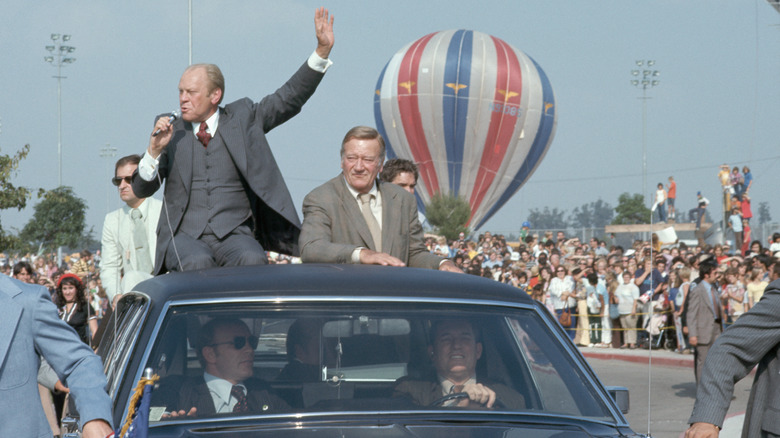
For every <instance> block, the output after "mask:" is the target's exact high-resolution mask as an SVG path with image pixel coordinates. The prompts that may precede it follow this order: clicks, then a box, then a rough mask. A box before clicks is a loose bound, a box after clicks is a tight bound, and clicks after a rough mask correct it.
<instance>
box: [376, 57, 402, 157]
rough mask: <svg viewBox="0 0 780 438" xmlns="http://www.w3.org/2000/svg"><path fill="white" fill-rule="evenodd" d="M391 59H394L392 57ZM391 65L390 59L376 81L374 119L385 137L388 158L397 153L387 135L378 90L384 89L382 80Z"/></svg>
mask: <svg viewBox="0 0 780 438" xmlns="http://www.w3.org/2000/svg"><path fill="white" fill-rule="evenodd" d="M390 60H391V61H392V58H391V59H390ZM389 65H390V61H388V62H387V64H385V67H384V68H383V69H382V73H380V74H379V80H378V81H376V88H375V89H374V120H375V121H376V130H377V131H379V134H380V135H381V136H382V138H384V139H385V151H386V152H387V159H391V158H395V157H396V156H397V154H396V153H395V151H394V150H393V146H392V145H391V144H390V139H389V138H388V137H387V132H386V131H385V124H384V122H383V121H382V96H381V93H379V92H378V91H381V90H382V80H384V78H385V72H386V71H387V67H388V66H389Z"/></svg>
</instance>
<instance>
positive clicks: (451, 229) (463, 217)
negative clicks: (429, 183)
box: [425, 193, 471, 240]
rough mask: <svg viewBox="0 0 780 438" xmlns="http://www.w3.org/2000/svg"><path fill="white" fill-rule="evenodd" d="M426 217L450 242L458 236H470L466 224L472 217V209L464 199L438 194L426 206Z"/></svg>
mask: <svg viewBox="0 0 780 438" xmlns="http://www.w3.org/2000/svg"><path fill="white" fill-rule="evenodd" d="M425 217H426V219H428V222H429V223H430V224H431V225H433V226H434V227H436V232H437V233H438V234H441V235H443V236H445V237H446V238H447V239H449V240H456V239H457V238H458V234H460V233H461V232H462V233H465V234H466V235H468V234H469V229H468V227H467V226H466V224H467V223H468V221H469V218H470V217H471V207H469V203H468V202H466V201H465V200H464V199H462V198H459V197H457V196H452V195H444V194H441V193H437V194H435V195H433V198H432V199H431V202H430V203H429V204H427V205H426V206H425Z"/></svg>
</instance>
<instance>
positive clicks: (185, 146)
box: [168, 122, 203, 197]
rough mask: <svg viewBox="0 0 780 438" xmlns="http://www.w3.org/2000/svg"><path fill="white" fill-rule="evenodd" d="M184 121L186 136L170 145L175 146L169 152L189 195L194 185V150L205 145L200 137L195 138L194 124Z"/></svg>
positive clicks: (186, 193) (185, 191)
mask: <svg viewBox="0 0 780 438" xmlns="http://www.w3.org/2000/svg"><path fill="white" fill-rule="evenodd" d="M182 123H183V124H184V136H183V137H182V138H181V140H179V141H178V142H176V143H174V144H172V145H170V146H172V147H173V150H172V151H169V152H168V159H169V160H173V163H172V164H169V165H172V166H173V167H174V168H175V169H176V171H177V172H178V173H179V177H180V178H181V182H182V185H183V186H184V194H185V195H186V196H188V197H189V193H190V187H192V160H193V157H192V154H193V150H194V148H195V147H203V145H201V144H200V142H199V141H198V139H197V138H195V134H193V133H192V124H191V123H189V122H182ZM170 146H169V147H170ZM179 149H181V150H179Z"/></svg>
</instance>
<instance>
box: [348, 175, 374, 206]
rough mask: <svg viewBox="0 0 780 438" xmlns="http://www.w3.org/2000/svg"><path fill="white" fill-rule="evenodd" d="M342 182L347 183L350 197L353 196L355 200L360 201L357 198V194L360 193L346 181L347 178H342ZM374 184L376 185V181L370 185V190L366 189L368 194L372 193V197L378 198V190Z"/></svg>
mask: <svg viewBox="0 0 780 438" xmlns="http://www.w3.org/2000/svg"><path fill="white" fill-rule="evenodd" d="M342 177H343V175H342ZM344 184H346V185H347V190H349V193H351V194H352V197H353V198H355V201H357V202H360V199H358V195H360V193H358V191H357V190H355V189H353V188H352V186H351V185H349V182H348V181H347V178H344ZM376 186H377V184H376V182H374V186H373V187H371V190H369V191H368V194H369V195H373V196H374V198H376V199H377V200H379V190H377V188H376Z"/></svg>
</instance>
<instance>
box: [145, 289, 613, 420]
mask: <svg viewBox="0 0 780 438" xmlns="http://www.w3.org/2000/svg"><path fill="white" fill-rule="evenodd" d="M475 308H477V309H478V310H476V311H475ZM145 368H146V369H151V371H152V373H153V374H156V375H157V376H159V377H160V380H159V381H158V385H157V387H156V389H155V390H154V392H153V397H152V407H151V410H150V420H151V422H153V423H154V422H164V421H169V420H172V419H181V418H182V417H184V418H190V417H191V418H207V417H214V416H220V417H222V416H246V415H288V414H296V415H300V414H302V413H304V414H305V413H315V412H316V413H335V412H344V411H349V412H360V411H385V412H386V411H394V410H398V411H419V410H428V411H430V410H452V409H462V410H467V409H479V410H483V411H484V410H490V411H492V412H529V413H546V414H554V415H572V416H577V417H589V418H593V419H595V420H599V421H609V422H614V421H615V419H614V417H613V416H612V414H611V413H610V410H609V408H608V407H607V405H606V404H605V403H604V401H603V396H602V394H600V393H599V392H598V390H596V389H595V388H594V385H593V377H592V376H590V375H589V374H587V373H586V372H584V371H583V370H582V369H581V367H580V366H578V365H577V363H576V361H575V359H573V358H572V356H571V354H570V353H569V352H568V351H566V350H565V349H564V348H563V347H562V345H561V342H560V340H559V339H556V337H555V335H554V334H553V332H552V331H551V330H550V329H549V328H548V327H547V326H546V324H545V322H544V321H543V320H542V318H541V317H540V316H539V315H538V314H537V313H536V312H535V311H534V310H533V309H531V308H508V307H498V306H495V307H494V306H474V305H469V306H467V307H466V306H459V305H442V304H425V303H414V306H413V308H412V306H410V305H409V304H408V303H407V304H404V305H401V304H398V303H384V302H370V303H353V304H344V303H338V304H337V303H325V304H311V303H309V304H303V303H294V304H293V305H291V304H290V303H283V304H279V303H275V304H272V305H271V304H269V303H262V304H256V303H250V304H247V303H243V304H223V305H215V304H213V303H212V304H209V305H204V306H198V305H191V304H190V305H187V306H175V305H174V306H171V307H170V308H169V311H168V313H167V315H165V320H164V322H163V324H162V326H161V328H160V331H159V335H158V336H157V339H156V340H155V343H154V346H153V348H152V351H151V353H150V355H149V360H148V362H147V364H146V367H145ZM469 385H472V387H474V385H481V387H485V388H489V390H490V391H491V392H493V393H495V398H496V400H495V401H494V402H491V401H490V400H488V399H489V398H490V396H488V397H487V399H482V400H480V399H477V400H473V399H472V397H470V396H469V391H470V389H469ZM236 386H237V387H238V388H239V389H238V393H236V392H235V391H236V389H235V387H236ZM488 405H491V406H488Z"/></svg>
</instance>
